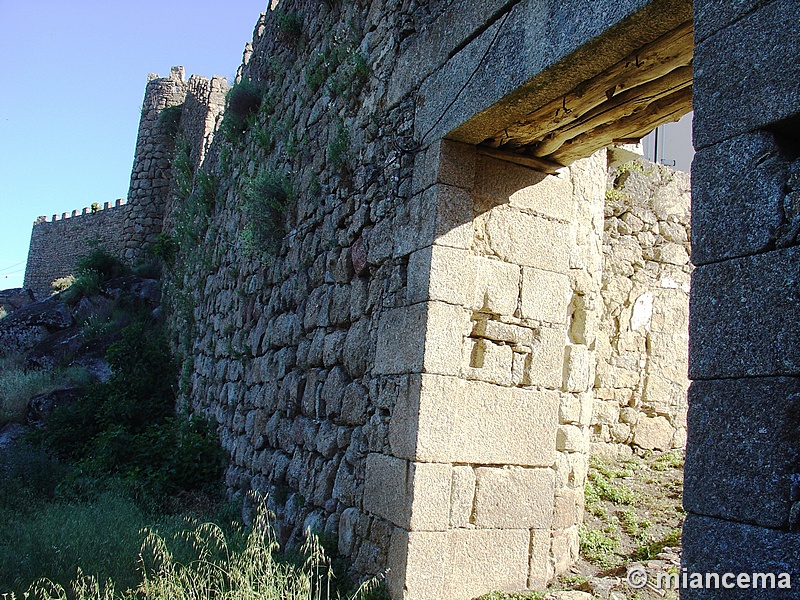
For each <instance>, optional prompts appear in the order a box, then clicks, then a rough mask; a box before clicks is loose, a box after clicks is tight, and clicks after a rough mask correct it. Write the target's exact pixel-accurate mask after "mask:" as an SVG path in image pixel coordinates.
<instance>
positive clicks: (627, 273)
mask: <svg viewBox="0 0 800 600" xmlns="http://www.w3.org/2000/svg"><path fill="white" fill-rule="evenodd" d="M615 152H619V151H616V150H610V151H609V153H610V155H612V156H613V155H614V154H615ZM630 154H631V153H628V155H629V156H626V157H625V158H624V159H616V160H615V161H610V162H611V163H612V166H611V168H610V170H609V183H608V188H607V191H606V202H605V232H604V235H603V291H602V297H603V312H602V316H601V318H600V323H599V331H598V335H597V375H596V378H595V381H594V395H595V405H594V412H593V416H592V452H593V453H595V454H602V455H604V456H608V457H612V458H613V457H618V456H627V455H629V454H630V453H631V451H632V450H637V451H640V452H641V451H643V450H669V449H671V448H683V447H684V446H685V444H686V409H687V401H686V397H687V393H688V389H689V379H688V359H689V356H688V350H689V288H690V278H691V272H692V267H691V264H690V262H689V250H690V222H689V221H690V219H689V209H690V206H689V205H690V202H691V195H690V180H689V176H688V174H686V173H681V172H680V171H674V170H672V169H670V168H668V167H664V166H659V165H655V164H653V163H650V162H647V161H644V160H642V159H633V160H631V157H630Z"/></svg>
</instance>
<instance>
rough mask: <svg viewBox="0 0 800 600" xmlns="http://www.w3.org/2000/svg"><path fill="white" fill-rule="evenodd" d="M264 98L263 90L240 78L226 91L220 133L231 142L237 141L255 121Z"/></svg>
mask: <svg viewBox="0 0 800 600" xmlns="http://www.w3.org/2000/svg"><path fill="white" fill-rule="evenodd" d="M263 98H264V90H263V89H262V88H260V87H259V86H257V85H256V84H255V83H253V82H252V81H250V80H249V79H242V80H241V81H239V82H238V83H236V84H234V85H233V87H232V88H231V89H230V90H229V91H228V95H227V96H226V106H225V114H224V117H223V119H222V126H221V129H222V135H223V136H224V137H225V139H226V140H228V141H229V142H230V143H232V144H236V143H238V142H239V141H240V140H241V139H242V136H243V135H244V133H245V132H246V131H247V130H248V129H250V127H251V126H252V125H253V123H254V122H255V116H256V114H258V109H259V107H260V106H261V101H262V99H263Z"/></svg>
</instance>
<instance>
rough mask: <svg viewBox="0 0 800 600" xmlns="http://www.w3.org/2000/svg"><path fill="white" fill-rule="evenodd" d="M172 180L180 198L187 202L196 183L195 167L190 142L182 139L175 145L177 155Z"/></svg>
mask: <svg viewBox="0 0 800 600" xmlns="http://www.w3.org/2000/svg"><path fill="white" fill-rule="evenodd" d="M172 180H173V182H174V185H175V189H176V191H177V194H178V198H180V199H181V200H185V199H186V198H188V197H189V194H191V193H192V183H193V181H194V165H193V164H192V159H191V148H190V147H189V142H188V141H187V140H186V139H185V138H183V137H181V138H179V139H178V140H177V142H176V143H175V154H174V155H173V158H172Z"/></svg>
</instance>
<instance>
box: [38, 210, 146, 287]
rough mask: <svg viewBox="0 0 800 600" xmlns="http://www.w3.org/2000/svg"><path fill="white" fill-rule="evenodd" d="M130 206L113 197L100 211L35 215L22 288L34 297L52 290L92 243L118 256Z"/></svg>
mask: <svg viewBox="0 0 800 600" xmlns="http://www.w3.org/2000/svg"><path fill="white" fill-rule="evenodd" d="M131 208H132V207H131V205H130V204H125V203H123V201H122V200H117V201H116V202H115V203H114V205H113V206H112V205H111V203H110V202H106V203H104V207H103V208H102V209H101V210H97V211H96V212H94V213H92V210H91V209H90V208H84V209H83V210H82V211H80V212H78V211H77V210H76V211H72V213H64V214H62V215H60V216H59V215H53V218H52V219H51V220H48V219H47V217H39V218H38V219H37V220H36V222H35V223H34V224H33V232H32V233H31V243H30V247H29V249H28V262H27V265H26V266H25V281H24V283H23V288H24V289H27V290H31V291H32V292H33V294H34V296H35V297H36V298H37V299H41V298H46V297H47V296H49V295H50V294H51V293H52V289H51V287H50V284H51V283H52V282H53V281H55V280H56V279H59V278H61V277H67V276H68V275H71V274H72V273H73V270H74V268H75V261H76V260H77V259H78V258H79V257H81V256H83V255H85V254H88V252H89V251H90V250H91V248H92V246H93V245H96V246H97V247H100V248H103V249H105V250H106V251H108V252H110V253H112V254H114V255H116V256H122V254H123V253H124V250H125V238H124V237H122V236H121V235H120V232H121V231H123V230H124V229H125V226H126V224H127V222H128V220H129V218H130V215H131Z"/></svg>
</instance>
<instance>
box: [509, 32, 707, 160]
mask: <svg viewBox="0 0 800 600" xmlns="http://www.w3.org/2000/svg"><path fill="white" fill-rule="evenodd" d="M693 54H694V42H693V29H692V23H691V22H687V23H684V24H683V25H681V26H680V27H678V28H677V29H675V30H673V31H671V32H669V33H667V34H665V35H663V36H661V37H660V38H658V39H657V40H655V41H654V42H651V43H650V44H647V45H645V46H643V47H642V48H640V49H639V50H638V51H637V52H634V53H632V54H631V55H629V56H628V57H627V58H626V59H625V60H622V61H620V62H618V63H617V64H615V65H614V66H613V67H611V68H610V69H608V70H606V71H604V72H603V73H600V74H599V75H597V76H595V77H593V78H592V79H589V80H587V81H585V82H583V83H581V84H580V85H579V86H577V87H576V88H575V89H573V90H572V91H571V92H569V93H568V94H566V95H565V96H563V97H561V98H557V99H556V100H553V101H551V102H549V103H548V104H546V105H544V106H542V107H541V108H538V109H536V110H534V111H533V112H531V113H529V114H528V115H527V116H526V117H525V118H524V119H522V120H520V121H518V122H517V123H516V124H515V125H513V126H511V127H508V128H506V129H505V130H504V131H500V132H497V133H496V134H495V135H494V136H493V138H494V139H495V140H497V139H499V140H501V141H500V143H501V144H503V145H510V144H514V143H516V145H519V146H521V145H525V144H527V143H530V142H531V141H534V140H538V139H541V138H542V137H544V136H545V135H547V134H548V133H550V132H551V131H554V130H556V129H559V128H561V127H564V126H565V125H567V124H569V123H572V122H573V121H575V120H577V119H579V118H580V117H581V116H583V115H584V114H586V113H587V112H588V111H590V110H592V109H593V108H595V107H597V106H599V105H600V104H602V103H604V102H606V101H607V100H609V99H610V98H613V97H614V96H616V95H618V94H620V93H622V92H624V91H626V90H629V89H631V88H635V87H637V86H640V85H642V84H645V83H647V82H649V81H653V80H655V79H659V78H660V77H663V76H664V75H666V74H668V73H669V72H670V71H672V70H674V69H675V68H676V67H678V66H686V65H689V64H690V62H691V60H692V55H693ZM517 138H520V141H519V142H517ZM512 140H513V141H512Z"/></svg>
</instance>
